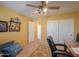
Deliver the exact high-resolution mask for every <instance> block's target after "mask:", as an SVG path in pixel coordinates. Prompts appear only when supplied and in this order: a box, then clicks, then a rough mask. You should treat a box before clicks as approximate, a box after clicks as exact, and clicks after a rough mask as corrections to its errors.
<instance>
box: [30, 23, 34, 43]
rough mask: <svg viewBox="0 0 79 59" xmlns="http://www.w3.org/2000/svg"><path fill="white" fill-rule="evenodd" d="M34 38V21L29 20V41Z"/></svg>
mask: <svg viewBox="0 0 79 59" xmlns="http://www.w3.org/2000/svg"><path fill="white" fill-rule="evenodd" d="M33 40H34V22H29V42H32V41H33Z"/></svg>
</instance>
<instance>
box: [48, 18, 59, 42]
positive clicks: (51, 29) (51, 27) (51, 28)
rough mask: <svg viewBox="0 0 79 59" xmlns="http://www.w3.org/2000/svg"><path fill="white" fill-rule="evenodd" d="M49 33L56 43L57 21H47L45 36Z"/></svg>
mask: <svg viewBox="0 0 79 59" xmlns="http://www.w3.org/2000/svg"><path fill="white" fill-rule="evenodd" d="M49 35H51V36H52V37H53V40H54V42H55V43H58V42H59V41H58V21H56V20H55V21H47V36H49Z"/></svg>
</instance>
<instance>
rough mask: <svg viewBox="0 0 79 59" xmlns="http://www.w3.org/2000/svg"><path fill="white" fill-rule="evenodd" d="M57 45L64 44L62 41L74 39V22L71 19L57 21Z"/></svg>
mask: <svg viewBox="0 0 79 59" xmlns="http://www.w3.org/2000/svg"><path fill="white" fill-rule="evenodd" d="M58 27H59V28H58V30H59V31H58V32H59V37H58V38H59V43H64V40H71V39H72V40H73V39H74V21H73V19H66V20H59V26H58Z"/></svg>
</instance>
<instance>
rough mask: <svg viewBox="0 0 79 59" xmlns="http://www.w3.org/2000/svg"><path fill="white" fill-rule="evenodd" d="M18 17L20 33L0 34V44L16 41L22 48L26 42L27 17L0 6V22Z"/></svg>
mask: <svg viewBox="0 0 79 59" xmlns="http://www.w3.org/2000/svg"><path fill="white" fill-rule="evenodd" d="M11 17H12V18H15V17H18V18H19V19H20V21H21V30H20V32H0V44H2V43H5V42H7V41H12V40H14V41H17V42H19V43H20V44H21V46H24V45H26V44H27V41H28V21H29V20H30V18H29V17H26V16H23V15H21V14H19V13H17V12H15V11H13V10H11V9H8V8H6V7H4V6H0V21H1V20H2V21H8V22H9V21H10V18H11Z"/></svg>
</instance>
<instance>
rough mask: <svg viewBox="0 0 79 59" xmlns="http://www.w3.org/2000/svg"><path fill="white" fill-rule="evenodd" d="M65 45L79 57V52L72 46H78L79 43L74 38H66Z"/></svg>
mask: <svg viewBox="0 0 79 59" xmlns="http://www.w3.org/2000/svg"><path fill="white" fill-rule="evenodd" d="M65 45H66V46H67V48H68V51H69V52H71V54H72V55H73V56H75V57H79V53H76V52H75V51H74V50H73V49H72V48H78V47H79V43H78V42H76V41H73V40H65Z"/></svg>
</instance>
